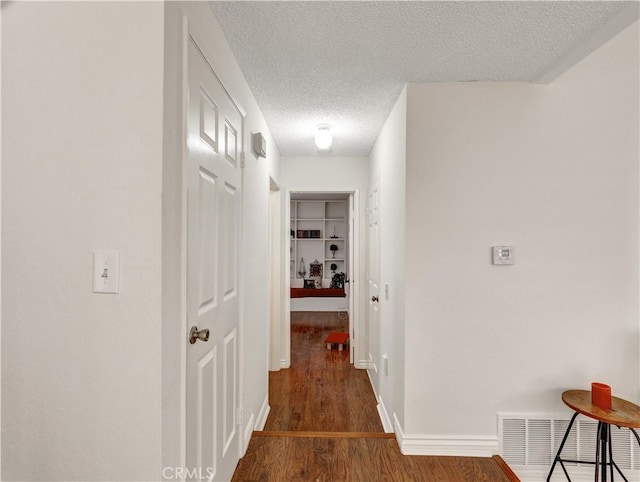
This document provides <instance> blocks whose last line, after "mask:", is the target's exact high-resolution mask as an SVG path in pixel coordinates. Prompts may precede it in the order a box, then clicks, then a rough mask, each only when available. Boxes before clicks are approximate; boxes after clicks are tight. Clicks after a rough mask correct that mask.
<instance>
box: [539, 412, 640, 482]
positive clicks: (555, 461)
mask: <svg viewBox="0 0 640 482" xmlns="http://www.w3.org/2000/svg"><path fill="white" fill-rule="evenodd" d="M577 416H578V412H576V413H574V414H573V417H571V421H570V422H569V426H568V427H567V431H566V432H565V433H564V437H563V438H562V442H560V448H558V452H557V453H556V457H555V458H554V459H553V464H552V465H551V470H549V475H548V476H547V482H550V480H551V476H552V475H553V471H554V470H555V468H556V464H557V463H558V461H559V460H560V454H562V449H563V448H564V444H565V443H566V441H567V438H568V437H569V432H571V427H573V422H575V420H576V417H577ZM638 440H639V443H640V439H638ZM560 465H561V466H562V469H563V470H564V475H565V476H566V477H567V480H569V481H570V480H571V479H569V475H568V474H567V471H566V470H565V468H564V465H563V464H562V462H561V463H560Z"/></svg>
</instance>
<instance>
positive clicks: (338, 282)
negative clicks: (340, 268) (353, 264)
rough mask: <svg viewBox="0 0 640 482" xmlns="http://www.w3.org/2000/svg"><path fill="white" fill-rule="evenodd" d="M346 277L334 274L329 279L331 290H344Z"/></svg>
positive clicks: (341, 274)
mask: <svg viewBox="0 0 640 482" xmlns="http://www.w3.org/2000/svg"><path fill="white" fill-rule="evenodd" d="M346 278H347V275H346V274H344V273H336V274H334V275H333V278H331V288H344V283H345V279H346Z"/></svg>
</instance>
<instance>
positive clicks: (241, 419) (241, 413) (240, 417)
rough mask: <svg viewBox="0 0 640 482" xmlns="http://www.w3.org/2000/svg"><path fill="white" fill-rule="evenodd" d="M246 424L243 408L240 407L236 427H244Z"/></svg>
mask: <svg viewBox="0 0 640 482" xmlns="http://www.w3.org/2000/svg"><path fill="white" fill-rule="evenodd" d="M243 423H244V411H243V410H242V407H238V409H237V410H236V425H242V424H243Z"/></svg>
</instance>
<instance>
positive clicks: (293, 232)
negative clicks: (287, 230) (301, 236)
mask: <svg viewBox="0 0 640 482" xmlns="http://www.w3.org/2000/svg"><path fill="white" fill-rule="evenodd" d="M295 237H296V232H295V231H294V230H293V229H292V230H291V239H293V238H295Z"/></svg>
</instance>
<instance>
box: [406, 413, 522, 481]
mask: <svg viewBox="0 0 640 482" xmlns="http://www.w3.org/2000/svg"><path fill="white" fill-rule="evenodd" d="M393 422H394V429H395V433H396V439H397V440H398V445H399V446H400V451H401V452H402V454H403V455H452V456H457V457H491V456H493V455H495V454H497V453H498V452H499V445H498V438H497V437H484V436H480V435H431V434H405V433H404V432H403V430H402V426H401V425H400V421H399V420H398V417H396V414H395V413H394V414H393ZM518 475H519V474H518Z"/></svg>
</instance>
